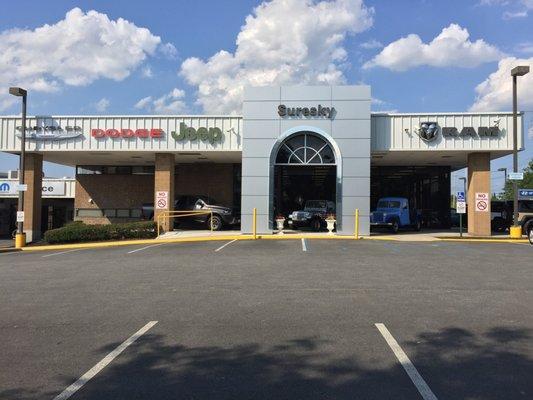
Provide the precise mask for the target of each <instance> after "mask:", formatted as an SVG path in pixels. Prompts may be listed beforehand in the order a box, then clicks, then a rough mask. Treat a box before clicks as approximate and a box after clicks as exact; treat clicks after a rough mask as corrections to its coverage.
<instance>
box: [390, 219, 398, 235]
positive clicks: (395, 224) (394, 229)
mask: <svg viewBox="0 0 533 400" xmlns="http://www.w3.org/2000/svg"><path fill="white" fill-rule="evenodd" d="M390 230H391V232H392V233H398V231H399V230H400V224H398V221H396V220H394V221H392V226H391V228H390Z"/></svg>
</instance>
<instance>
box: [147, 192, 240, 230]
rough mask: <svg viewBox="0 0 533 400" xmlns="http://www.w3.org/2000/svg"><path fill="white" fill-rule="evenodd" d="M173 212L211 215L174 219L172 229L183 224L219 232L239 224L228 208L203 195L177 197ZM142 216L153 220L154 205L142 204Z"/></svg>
mask: <svg viewBox="0 0 533 400" xmlns="http://www.w3.org/2000/svg"><path fill="white" fill-rule="evenodd" d="M174 211H211V212H212V213H205V214H200V213H199V214H197V215H187V216H184V217H175V218H174V227H177V226H178V225H180V224H181V223H184V222H193V223H195V224H201V225H205V226H206V228H207V229H211V227H212V228H213V230H215V231H219V230H221V229H222V228H224V227H225V226H231V225H235V224H238V223H239V222H240V220H239V218H237V217H236V216H235V213H234V212H233V210H232V209H231V208H229V207H224V206H220V205H217V202H216V201H215V200H214V199H212V198H210V197H208V196H203V195H183V196H178V197H177V198H176V200H175V201H174ZM142 215H143V218H144V219H153V218H154V205H153V203H150V204H143V207H142Z"/></svg>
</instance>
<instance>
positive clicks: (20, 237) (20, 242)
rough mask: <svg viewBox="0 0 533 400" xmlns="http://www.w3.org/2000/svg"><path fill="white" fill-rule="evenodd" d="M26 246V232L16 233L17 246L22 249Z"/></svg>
mask: <svg viewBox="0 0 533 400" xmlns="http://www.w3.org/2000/svg"><path fill="white" fill-rule="evenodd" d="M24 246H26V234H25V233H24V232H23V233H17V234H16V235H15V248H16V249H21V248H23V247H24Z"/></svg>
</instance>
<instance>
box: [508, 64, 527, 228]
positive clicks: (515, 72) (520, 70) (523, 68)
mask: <svg viewBox="0 0 533 400" xmlns="http://www.w3.org/2000/svg"><path fill="white" fill-rule="evenodd" d="M528 72H529V66H527V65H520V66H518V67H514V68H513V69H512V70H511V76H512V77H513V172H515V173H516V172H518V144H517V138H518V132H517V131H518V96H517V90H516V78H517V77H518V76H524V75H525V74H527V73H528ZM510 234H511V238H520V237H522V228H521V227H520V226H518V184H517V182H516V180H513V226H512V227H511V228H510Z"/></svg>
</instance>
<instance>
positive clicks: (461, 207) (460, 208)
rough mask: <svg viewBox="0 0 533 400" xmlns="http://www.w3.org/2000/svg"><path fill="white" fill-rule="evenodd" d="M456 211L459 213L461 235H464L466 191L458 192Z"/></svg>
mask: <svg viewBox="0 0 533 400" xmlns="http://www.w3.org/2000/svg"><path fill="white" fill-rule="evenodd" d="M455 211H456V212H457V214H459V236H460V237H463V214H465V213H466V198H465V192H457V204H456V206H455Z"/></svg>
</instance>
